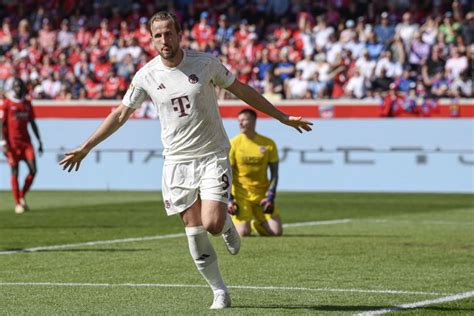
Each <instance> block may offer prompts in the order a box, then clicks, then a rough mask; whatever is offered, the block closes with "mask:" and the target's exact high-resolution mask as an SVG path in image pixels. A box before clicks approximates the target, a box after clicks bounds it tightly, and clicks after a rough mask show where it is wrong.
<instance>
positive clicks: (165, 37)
mask: <svg viewBox="0 0 474 316" xmlns="http://www.w3.org/2000/svg"><path fill="white" fill-rule="evenodd" d="M151 34H152V41H153V46H154V47H155V49H156V50H157V51H158V54H160V56H161V58H163V59H166V60H170V61H172V60H173V59H174V58H175V57H176V55H177V53H178V51H179V42H180V38H181V34H178V33H177V32H176V29H175V27H174V24H173V22H172V21H171V20H164V21H155V22H153V24H152V25H151Z"/></svg>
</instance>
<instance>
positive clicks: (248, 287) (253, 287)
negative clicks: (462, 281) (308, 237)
mask: <svg viewBox="0 0 474 316" xmlns="http://www.w3.org/2000/svg"><path fill="white" fill-rule="evenodd" d="M0 286H51V287H54V286H65V287H169V288H176V287H178V288H209V286H207V285H199V284H165V283H70V282H65V283H60V282H0ZM227 287H228V288H233V289H245V290H268V291H307V292H343V293H373V294H397V295H400V294H405V295H406V294H409V295H448V294H446V293H435V292H416V291H396V290H364V289H331V288H308V287H291V286H258V285H229V286H227Z"/></svg>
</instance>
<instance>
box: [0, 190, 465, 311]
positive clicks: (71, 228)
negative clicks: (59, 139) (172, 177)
mask: <svg viewBox="0 0 474 316" xmlns="http://www.w3.org/2000/svg"><path fill="white" fill-rule="evenodd" d="M0 201H1V204H0V249H1V250H0V251H2V250H3V251H5V250H12V249H21V248H30V247H38V246H50V245H61V244H75V243H81V242H88V241H97V240H115V239H123V238H131V237H144V236H154V235H166V234H175V233H183V228H182V224H181V223H180V220H179V218H178V217H177V216H171V217H167V216H166V215H165V212H164V210H163V206H162V202H161V195H160V194H159V193H157V192H31V194H30V195H29V196H28V201H29V203H30V205H31V206H32V208H33V210H32V211H31V212H29V213H26V214H23V215H16V214H14V212H13V202H12V199H11V194H10V193H9V192H0ZM277 203H278V205H279V208H280V209H281V210H282V217H283V221H284V222H285V223H296V222H298V223H299V222H309V221H325V220H335V219H350V220H351V221H349V222H347V223H340V224H334V225H315V226H301V227H288V228H286V229H285V233H284V234H285V236H283V237H281V238H252V237H250V238H245V239H244V240H243V244H242V251H241V253H240V254H239V255H238V256H236V257H232V256H230V255H228V254H227V252H226V250H225V248H224V246H223V242H222V240H220V238H211V239H212V242H213V244H214V246H215V248H216V251H217V253H218V257H219V264H220V266H221V270H222V273H223V275H224V278H225V280H226V282H227V283H228V285H230V286H231V288H230V291H231V295H232V298H233V307H232V308H231V309H229V310H228V311H225V313H231V314H257V313H258V314H268V315H274V314H295V313H312V314H313V313H316V314H323V313H336V314H354V313H360V312H365V311H371V310H377V309H383V308H387V307H390V306H395V305H399V304H405V303H413V302H419V301H424V300H432V299H437V298H439V297H443V296H449V295H452V294H457V293H463V292H468V291H474V267H473V264H472V262H474V197H473V196H471V195H453V194H379V193H373V194H368V193H364V194H363V193H344V194H343V193H283V192H282V193H279V195H278V199H277ZM22 282H25V283H34V284H24V285H20V284H19V283H22ZM42 282H50V283H58V284H54V285H53V284H50V285H41V284H40V283H42ZM0 283H1V284H0V310H2V313H5V314H73V313H74V314H76V313H81V314H208V313H209V310H208V309H207V308H208V307H209V305H210V303H211V299H212V297H211V296H212V295H211V293H210V290H209V289H207V288H206V287H205V283H204V281H203V280H202V278H201V277H200V275H199V273H198V272H197V271H196V269H195V267H194V265H193V262H192V260H191V257H190V256H189V253H188V249H187V242H186V238H185V237H183V236H181V237H175V238H168V239H160V240H148V241H136V242H128V243H114V244H98V245H95V246H85V245H83V246H79V247H69V248H63V249H49V250H48V249H45V250H43V251H38V252H31V253H27V252H20V253H15V254H8V255H6V254H1V255H0ZM6 283H15V284H10V285H7V284H6ZM64 283H71V284H70V285H68V286H66V285H64ZM60 284H62V285H60ZM87 284H89V285H87ZM101 284H102V285H101ZM126 284H129V285H126ZM130 284H132V285H135V286H132V285H130ZM138 284H143V286H137V285H138ZM144 284H147V285H148V286H144ZM158 284H161V285H166V284H168V285H176V284H180V285H183V286H184V287H170V286H161V287H160V286H157V285H158ZM99 285H101V286H99ZM189 285H198V286H200V287H189ZM232 286H256V287H257V288H235V287H232ZM263 287H267V288H263ZM269 287H273V288H269ZM296 288H299V289H296ZM311 289H313V290H311ZM315 289H316V290H315ZM348 289H360V290H375V291H382V292H383V291H387V290H397V291H407V292H432V293H434V294H426V293H425V294H414V293H382V292H380V293H379V292H368V293H367V292H350V291H346V290H348ZM396 313H397V312H396ZM398 313H400V312H398ZM403 313H409V314H416V315H418V314H430V315H431V314H446V313H449V314H459V315H464V314H471V313H474V298H473V297H471V298H467V299H463V300H457V301H453V302H449V303H443V304H431V305H426V306H423V307H420V308H418V309H416V310H412V311H404V312H403Z"/></svg>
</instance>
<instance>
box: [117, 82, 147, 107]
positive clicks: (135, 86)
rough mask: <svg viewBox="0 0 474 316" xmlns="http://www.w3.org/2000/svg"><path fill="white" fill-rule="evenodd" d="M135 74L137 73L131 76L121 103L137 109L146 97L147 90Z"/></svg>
mask: <svg viewBox="0 0 474 316" xmlns="http://www.w3.org/2000/svg"><path fill="white" fill-rule="evenodd" d="M137 76H138V74H137V75H136V76H135V77H134V78H133V80H132V83H131V84H130V86H129V87H128V90H127V93H125V95H124V96H123V99H122V104H123V105H125V106H127V107H129V108H133V109H138V108H139V107H140V105H142V103H143V101H145V100H146V98H147V97H148V94H147V92H146V91H145V89H144V88H143V87H142V85H141V84H140V80H139V78H137Z"/></svg>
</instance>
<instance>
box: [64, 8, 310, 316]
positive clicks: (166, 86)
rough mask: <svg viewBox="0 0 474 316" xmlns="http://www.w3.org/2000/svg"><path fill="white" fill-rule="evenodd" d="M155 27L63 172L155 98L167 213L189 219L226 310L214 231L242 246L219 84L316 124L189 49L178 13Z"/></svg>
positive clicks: (233, 246)
mask: <svg viewBox="0 0 474 316" xmlns="http://www.w3.org/2000/svg"><path fill="white" fill-rule="evenodd" d="M149 27H150V34H151V37H152V42H153V45H154V47H155V49H156V50H157V52H158V56H156V57H155V58H154V59H152V60H151V61H149V62H148V63H147V64H146V65H145V66H144V67H143V68H142V69H140V70H139V71H138V72H137V73H136V75H135V76H134V78H133V80H132V83H131V84H130V87H129V89H128V91H127V93H126V94H125V96H124V98H123V100H122V104H121V105H120V106H118V107H117V108H116V109H115V110H114V111H113V112H112V113H110V114H109V116H108V117H107V118H106V119H105V120H104V121H103V122H102V123H101V125H100V126H99V127H98V128H97V130H96V131H95V132H94V133H93V134H92V135H91V136H90V137H89V138H88V139H87V140H86V141H85V142H84V143H83V144H82V145H81V146H80V147H78V148H76V149H74V150H72V151H70V152H67V153H65V158H64V159H63V160H61V161H60V164H61V165H63V169H68V171H72V170H73V169H75V170H76V171H77V170H78V169H79V167H80V164H81V161H82V159H84V158H85V157H86V155H87V154H88V153H89V152H90V150H91V149H92V148H94V147H95V146H96V145H97V144H99V143H100V142H101V141H103V140H105V139H106V138H107V137H109V136H110V135H111V134H112V133H114V132H115V131H116V130H117V129H118V128H120V127H121V126H122V125H123V124H124V123H125V122H126V121H127V120H128V118H129V117H130V115H131V114H132V113H133V112H134V111H135V109H137V108H138V107H139V106H140V104H141V103H142V102H143V101H144V100H145V99H146V98H147V97H149V98H151V100H152V101H153V103H154V105H155V107H156V109H157V111H158V113H159V118H160V123H161V140H162V142H163V147H164V152H163V155H164V169H163V179H162V190H163V200H164V204H165V209H166V212H167V214H168V215H171V214H178V213H179V214H180V216H181V219H182V221H183V223H184V226H185V230H186V235H187V237H188V244H189V251H190V253H191V256H192V258H193V260H194V263H195V265H196V267H197V269H198V270H199V271H200V272H201V274H202V276H203V277H204V279H205V280H206V281H207V282H208V284H209V286H210V287H211V289H212V291H213V293H214V300H213V303H212V305H211V307H210V308H211V309H222V308H226V307H229V306H230V305H231V299H230V296H229V294H228V291H227V287H226V285H225V283H224V281H223V279H222V276H221V274H220V271H219V267H218V265H217V256H216V253H215V251H214V248H213V246H212V244H211V243H210V241H209V239H208V232H209V233H211V234H212V235H222V236H223V238H224V242H225V244H226V247H227V249H228V251H229V252H230V253H231V254H233V255H234V254H237V252H238V251H239V249H240V237H239V234H238V233H237V231H236V229H235V227H234V224H233V223H232V220H231V218H230V216H229V215H228V214H227V211H226V209H227V203H228V199H229V196H230V189H231V183H232V174H231V172H232V171H231V168H230V164H229V158H228V152H229V149H230V144H229V140H228V137H227V134H226V132H225V130H224V126H223V123H222V119H221V117H220V114H219V109H218V106H217V97H216V93H215V86H219V87H222V88H225V89H227V90H228V91H230V92H232V93H233V94H234V95H236V96H237V97H239V98H240V99H241V100H243V101H244V102H246V103H248V104H250V105H251V106H253V107H254V108H256V109H257V110H260V111H262V112H264V113H266V114H268V115H270V116H272V117H274V118H276V119H278V120H279V121H280V122H282V123H283V124H286V125H289V126H292V127H294V128H296V129H297V130H298V131H299V132H302V130H306V131H310V130H311V127H310V125H312V123H311V122H308V121H304V120H302V118H301V117H292V116H287V115H286V114H284V113H282V112H281V111H279V110H278V109H276V108H275V107H274V106H273V105H272V104H271V103H269V102H268V101H267V100H266V99H265V98H263V97H262V96H261V95H260V94H259V93H258V92H256V91H255V90H254V89H252V88H251V87H249V86H248V85H246V84H243V83H241V82H240V81H238V80H236V79H235V77H234V75H233V74H232V73H230V72H229V71H228V70H227V69H226V68H225V67H224V66H223V65H222V63H221V62H220V61H219V60H218V59H217V58H215V57H213V56H212V55H209V54H205V53H200V52H194V51H189V50H183V49H181V48H180V46H179V44H180V40H181V36H182V31H181V26H180V24H179V22H178V20H177V18H176V16H175V15H174V14H172V13H169V12H164V11H163V12H158V13H156V14H155V15H153V16H152V17H151V19H150V21H149Z"/></svg>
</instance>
